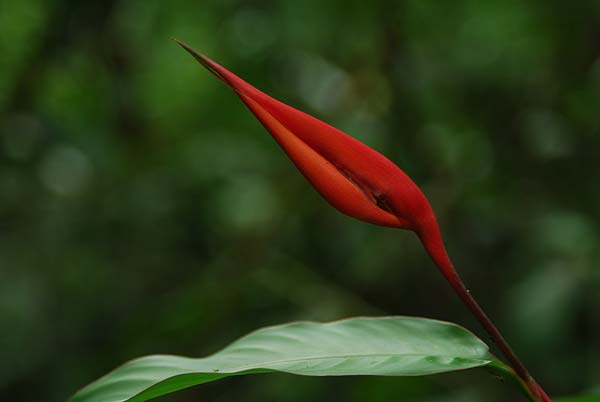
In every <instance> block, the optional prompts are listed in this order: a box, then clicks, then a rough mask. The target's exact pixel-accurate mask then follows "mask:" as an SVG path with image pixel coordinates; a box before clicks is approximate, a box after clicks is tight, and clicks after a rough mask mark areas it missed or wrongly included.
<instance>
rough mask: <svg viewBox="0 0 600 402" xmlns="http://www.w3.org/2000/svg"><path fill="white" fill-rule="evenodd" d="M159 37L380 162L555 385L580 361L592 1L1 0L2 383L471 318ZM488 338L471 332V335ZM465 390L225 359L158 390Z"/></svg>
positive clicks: (598, 52)
mask: <svg viewBox="0 0 600 402" xmlns="http://www.w3.org/2000/svg"><path fill="white" fill-rule="evenodd" d="M171 37H176V38H179V39H182V40H184V41H186V42H188V43H189V44H191V45H192V46H194V47H195V48H197V49H199V50H201V51H203V52H204V53H206V54H207V55H209V56H211V57H213V58H214V59H215V60H217V61H219V62H220V63H222V64H223V65H225V66H226V67H228V68H230V69H231V70H232V71H234V72H236V73H238V74H239V75H241V76H242V77H244V78H246V79H247V80H248V81H249V82H251V83H253V84H254V85H256V86H257V87H259V88H261V89H263V90H265V91H266V92H267V93H270V94H271V95H273V96H275V97H276V98H278V99H280V100H282V101H284V102H286V103H289V104H291V105H293V106H296V107H298V108H300V109H302V110H305V111H307V112H309V113H311V114H313V115H315V116H317V117H319V118H321V119H323V120H325V121H327V122H329V123H332V124H333V125H335V126H337V127H339V128H341V129H342V130H344V131H346V132H348V133H350V134H351V135H353V136H355V137H357V138H359V139H360V140H362V141H364V142H365V143H367V144H369V145H370V146H372V147H374V148H376V149H378V150H380V151H381V152H383V153H384V154H385V155H387V156H388V157H389V158H390V159H392V160H393V161H395V162H397V163H398V165H399V166H400V167H402V168H403V169H404V170H405V171H406V172H407V173H408V174H409V175H411V177H412V178H413V179H414V180H415V181H416V182H417V183H418V184H419V185H421V186H422V188H423V190H424V191H425V193H426V194H427V195H428V196H429V198H430V200H431V203H432V204H433V206H434V208H435V210H436V212H437V214H438V217H439V220H440V224H441V226H442V231H443V232H444V235H445V240H446V243H447V245H448V249H449V253H450V254H451V256H452V257H453V259H454V262H455V264H456V265H457V267H458V269H459V271H460V272H461V273H462V275H463V276H464V279H465V281H466V282H467V284H468V285H469V286H470V287H471V289H472V291H473V293H474V294H475V296H476V297H478V299H479V300H480V302H481V304H482V305H483V306H484V307H485V308H486V309H487V310H488V311H489V313H490V315H491V316H492V317H494V318H495V320H496V321H497V323H498V325H499V326H500V327H501V328H502V329H503V331H504V332H505V335H506V336H507V338H508V339H509V340H510V341H511V343H512V344H513V346H514V348H515V349H516V350H517V351H518V352H519V354H520V355H521V357H522V359H523V360H524V361H525V362H526V364H527V365H528V366H529V368H530V370H531V371H532V372H533V373H534V374H535V376H536V377H537V378H538V380H539V381H540V382H541V383H542V384H544V385H545V387H546V388H547V390H548V391H549V392H550V393H551V394H554V395H562V394H575V393H583V392H591V391H593V390H594V389H595V390H598V386H599V385H600V359H598V357H600V341H599V339H600V314H599V313H598V309H599V307H600V291H599V289H600V269H599V264H598V259H599V258H600V239H599V236H600V163H599V159H600V158H599V157H600V40H599V38H600V2H598V1H595V0H589V1H573V2H565V1H557V0H537V1H511V0H509V1H505V0H492V1H480V0H479V1H478V0H459V1H455V2H447V3H445V2H436V1H423V0H410V1H384V0H372V1H369V2H366V1H363V0H360V1H358V0H350V1H349V0H334V1H322V0H308V1H241V0H221V1H191V0H187V1H186V0H176V1H171V2H162V1H157V0H133V1H124V0H121V1H119V0H105V1H75V0H18V1H17V0H2V1H0V130H1V131H0V163H1V167H0V329H1V331H0V390H1V391H0V395H1V396H0V399H2V400H6V401H11V402H19V401H42V400H43V401H49V402H55V401H56V402H58V401H64V400H65V399H66V398H67V397H68V396H70V395H71V394H72V393H73V392H74V391H75V390H76V389H78V388H80V387H81V386H83V385H85V384H87V383H88V382H90V381H92V380H93V379H96V378H97V377H99V376H100V375H102V374H104V373H106V372H107V371H108V370H110V369H112V368H114V367H116V366H117V365H119V364H121V363H123V362H124V361H126V360H128V359H131V358H134V357H138V356H141V355H145V354H153V353H173V354H185V355H189V356H203V355H206V354H209V353H212V352H214V351H216V350H217V349H219V348H220V347H222V346H224V345H225V344H227V343H229V342H230V341H232V340H234V339H235V338H237V337H239V336H241V335H243V334H245V333H247V332H248V331H250V330H253V329H255V328H257V327H260V326H264V325H268V324H275V323H282V322H286V321H291V320H298V319H312V320H332V319H337V318H341V317H348V316H353V315H381V314H403V315H422V316H427V317H433V318H438V319H444V320H450V321H455V322H458V323H461V324H463V325H465V326H467V327H469V328H471V329H473V330H475V331H476V333H478V334H480V335H481V336H482V337H484V335H483V334H482V331H480V330H479V327H478V325H477V323H475V322H474V320H473V319H472V318H471V317H470V316H469V314H468V313H467V311H466V309H465V308H464V307H463V306H462V305H461V304H460V303H459V302H458V299H457V298H456V296H454V295H453V294H452V292H451V291H450V290H449V287H448V286H447V284H446V283H445V282H444V281H443V279H442V277H441V276H440V275H439V274H438V272H436V269H435V268H434V266H433V264H432V263H431V262H430V261H429V259H428V257H427V256H426V254H425V252H424V251H423V250H422V248H421V246H420V244H419V243H418V241H417V239H416V237H415V236H414V235H413V234H411V233H409V232H405V231H399V230H393V229H383V228H379V227H375V226H371V225H369V224H366V223H362V222H359V221H356V220H353V219H351V218H348V217H345V216H343V215H341V214H339V213H338V212H337V211H335V210H333V209H332V208H331V207H329V206H328V205H327V204H326V203H325V202H324V201H323V200H322V199H321V198H320V197H319V195H318V194H317V193H316V192H315V191H314V190H312V189H311V188H310V186H309V185H308V184H307V182H306V181H305V180H304V179H303V178H302V176H301V175H300V174H299V173H298V172H297V171H296V170H295V168H294V167H293V165H292V164H291V163H290V162H289V161H288V160H287V159H286V157H285V156H284V154H283V152H281V150H280V149H279V148H278V147H277V146H276V145H275V143H274V141H273V140H272V139H271V138H270V137H269V135H268V134H267V133H266V132H265V130H264V129H263V128H262V127H261V126H260V124H259V123H258V122H257V121H256V120H255V118H254V117H253V116H252V115H251V114H250V113H249V112H248V111H247V110H246V109H245V107H244V106H243V105H242V104H241V102H239V100H238V99H237V97H236V96H235V95H234V94H233V93H232V92H231V91H229V90H228V89H227V88H226V87H224V86H223V85H222V84H221V83H220V82H218V80H216V79H215V78H214V77H212V76H211V75H210V74H209V73H207V72H206V71H204V70H203V69H202V67H201V66H200V65H198V64H197V63H196V62H195V61H194V60H193V59H192V58H191V57H190V56H189V55H188V54H186V53H185V52H184V51H183V50H182V49H181V48H179V47H178V46H177V45H176V44H175V43H174V42H173V41H171V40H170V38H171ZM484 339H485V337H484ZM333 399H335V400H343V401H349V402H359V401H360V402H363V401H369V402H379V401H381V402H384V401H385V402H387V401H403V402H471V401H472V402H478V401H486V402H488V401H491V402H496V401H497V402H500V401H518V400H520V396H518V394H517V393H516V391H515V390H514V389H513V388H511V387H510V386H508V385H504V384H501V383H499V382H498V381H496V380H495V379H494V378H492V377H491V376H488V375H487V374H486V373H484V372H483V371H478V370H474V371H472V372H469V373H455V374H446V375H438V376H432V377H425V378H408V379H406V378H371V377H361V378H302V377H293V376H287V375H269V376H257V377H243V378H233V379H228V380H223V381H220V382H217V383H214V384H210V385H206V386H202V387H198V388H194V389H190V390H187V391H183V392H181V393H178V394H176V395H173V396H170V397H165V398H163V399H162V400H164V401H173V402H175V401H180V402H184V401H198V400H203V401H221V402H224V401H240V400H244V401H258V400H261V401H281V402H295V401H298V402H300V401H303V402H304V401H317V400H333Z"/></svg>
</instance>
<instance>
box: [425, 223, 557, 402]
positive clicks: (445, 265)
mask: <svg viewBox="0 0 600 402" xmlns="http://www.w3.org/2000/svg"><path fill="white" fill-rule="evenodd" d="M417 235H418V236H419V238H420V239H421V242H422V243H423V245H424V246H425V249H426V250H427V253H428V254H429V256H430V257H431V259H432V260H433V262H434V263H435V265H436V266H437V267H438V268H439V270H440V271H441V272H442V274H443V275H444V277H445V278H446V280H447V281H448V282H449V283H450V286H452V288H453V289H454V291H455V292H456V294H457V295H458V297H460V299H461V300H462V302H463V303H464V304H465V305H466V306H467V308H468V309H469V310H470V311H471V313H473V315H474V316H475V318H477V320H478V321H479V323H480V324H481V325H482V326H483V328H484V329H485V330H486V331H487V333H488V334H489V335H490V337H491V338H492V341H493V342H494V343H495V344H496V346H497V347H498V349H500V351H501V352H502V354H503V355H504V357H506V359H507V360H508V362H509V364H510V366H511V367H512V368H513V370H515V373H516V374H517V375H518V376H519V377H520V378H521V379H522V380H523V381H524V382H525V384H526V385H527V387H528V388H529V390H530V392H531V394H532V395H533V396H534V397H535V398H536V399H537V400H538V401H540V402H552V400H551V399H550V397H549V396H548V395H547V394H546V392H545V391H544V390H543V389H542V387H540V385H539V384H538V383H537V382H536V381H535V379H534V378H533V377H532V376H531V374H529V371H528V370H527V368H526V367H525V365H523V363H522V362H521V360H520V359H519V358H518V357H517V355H516V353H515V352H514V351H513V350H512V348H511V347H510V345H509V344H508V342H507V341H506V339H504V337H503V336H502V334H501V333H500V331H499V330H498V328H497V327H496V326H495V325H494V323H493V322H492V320H491V319H490V318H489V317H488V315H487V314H486V313H485V311H483V309H482V308H481V306H480V305H479V303H477V301H476V300H475V299H474V298H473V296H472V295H471V293H470V292H469V290H468V289H467V287H466V286H465V284H464V282H463V281H462V279H461V278H460V277H459V276H458V272H456V269H455V268H454V265H453V264H452V261H451V260H450V257H449V256H448V253H447V252H446V248H445V247H444V243H443V241H442V236H441V234H440V230H439V227H438V224H437V222H436V221H435V218H433V220H432V221H430V222H429V224H428V225H423V227H422V229H421V230H419V231H417Z"/></svg>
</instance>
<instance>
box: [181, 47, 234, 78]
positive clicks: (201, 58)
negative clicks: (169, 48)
mask: <svg viewBox="0 0 600 402" xmlns="http://www.w3.org/2000/svg"><path fill="white" fill-rule="evenodd" d="M172 39H173V40H174V41H175V42H176V43H177V44H178V45H179V46H181V47H182V48H184V49H185V51H186V52H188V53H189V54H191V55H192V56H193V57H194V59H196V60H197V61H198V63H200V64H202V66H204V68H206V69H207V70H208V71H210V72H211V73H213V74H214V75H215V76H216V77H217V78H218V79H220V80H221V81H223V82H225V83H226V84H227V85H228V86H230V84H229V83H228V82H227V80H226V79H225V78H224V77H223V75H222V74H221V73H220V72H219V71H218V67H219V65H218V64H216V63H215V62H214V61H212V60H211V59H209V58H208V57H206V56H205V55H203V54H202V53H200V52H198V51H197V50H195V49H194V48H192V47H191V46H190V45H188V44H187V43H185V42H182V41H180V40H179V39H176V38H172Z"/></svg>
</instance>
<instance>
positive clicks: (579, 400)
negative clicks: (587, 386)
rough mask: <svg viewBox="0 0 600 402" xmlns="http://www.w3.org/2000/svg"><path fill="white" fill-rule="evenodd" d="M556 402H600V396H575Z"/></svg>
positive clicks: (555, 401)
mask: <svg viewBox="0 0 600 402" xmlns="http://www.w3.org/2000/svg"><path fill="white" fill-rule="evenodd" d="M554 402H600V395H593V396H592V395H588V396H573V397H569V398H559V399H554Z"/></svg>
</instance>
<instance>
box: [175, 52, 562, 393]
mask: <svg viewBox="0 0 600 402" xmlns="http://www.w3.org/2000/svg"><path fill="white" fill-rule="evenodd" d="M177 43H178V44H179V45H181V46H182V47H183V48H184V49H185V50H187V51H188V52H189V53H190V54H191V55H192V56H194V58H195V59H196V60H197V61H198V62H200V64H202V65H203V66H204V67H206V68H207V69H208V70H209V71H210V72H212V73H213V74H214V75H215V76H217V77H218V78H219V79H220V80H221V81H223V82H224V83H225V84H226V85H227V86H229V87H230V88H231V89H233V90H234V91H235V92H236V93H237V95H238V96H239V97H240V99H241V100H242V101H243V102H244V103H245V104H246V106H247V107H248V108H249V109H250V111H251V112H252V113H253V114H254V115H255V116H256V117H257V118H258V120H259V121H260V122H261V123H262V125H263V126H264V127H265V128H266V129H267V131H269V133H270V134H271V135H272V136H273V138H274V139H275V140H276V141H277V143H278V144H279V145H280V146H281V148H282V149H283V150H284V151H285V153H286V154H287V155H288V157H289V158H290V159H291V160H292V162H293V163H294V164H295V165H296V167H297V168H298V170H300V172H301V173H302V174H303V175H304V177H306V179H307V180H308V181H309V182H310V183H311V184H312V185H313V187H314V188H315V189H316V190H317V191H318V192H319V193H320V194H321V195H322V196H323V198H325V200H327V201H328V202H329V203H330V204H331V205H332V206H333V207H335V208H336V209H338V210H339V211H340V212H342V213H344V214H346V215H349V216H352V217H354V218H357V219H360V220H363V221H366V222H370V223H373V224H376V225H381V226H389V227H397V228H402V229H408V230H412V231H414V232H415V233H416V234H417V235H418V236H419V239H420V240H421V242H422V243H423V246H424V247H425V249H426V251H427V253H428V254H429V256H430V257H431V259H432V260H433V262H434V263H435V265H436V266H437V267H438V268H439V270H440V271H441V272H442V274H443V275H444V277H445V278H446V279H447V280H448V282H449V283H450V285H451V286H452V288H453V289H454V290H455V292H456V293H457V294H458V296H459V297H460V299H461V300H462V301H463V303H464V304H465V305H466V306H467V307H468V308H469V310H470V311H471V312H472V313H473V314H474V316H475V317H476V318H477V319H478V320H479V322H480V323H481V324H482V326H483V327H484V328H485V330H486V331H487V332H488V333H489V334H490V336H491V337H492V339H493V340H494V342H495V343H496V345H497V346H498V348H499V349H500V350H501V351H502V352H503V354H504V355H505V356H506V358H507V360H508V361H509V363H510V365H511V366H512V367H513V369H514V370H515V372H516V373H517V375H518V376H519V377H520V378H521V379H522V380H523V381H524V382H525V384H526V385H527V387H528V388H529V391H530V393H531V394H532V396H533V397H534V398H535V399H536V400H538V401H543V402H551V399H550V398H549V397H548V396H547V395H546V393H545V392H544V391H543V389H542V388H541V387H540V386H539V385H538V384H537V383H536V382H535V380H534V379H533V378H532V377H531V375H530V374H529V372H528V371H527V369H526V368H525V366H524V365H523V364H522V363H521V361H520V360H519V358H518V357H517V356H516V354H515V353H514V352H513V351H512V349H511V347H510V346H509V345H508V343H507V342H506V340H505V339H504V338H503V337H502V335H501V333H500V332H499V331H498V329H497V328H496V326H495V325H494V324H493V323H492V321H491V320H490V319H489V318H488V316H487V315H486V314H485V312H484V311H483V310H482V309H481V307H480V306H479V304H478V303H477V302H476V301H475V299H474V298H473V297H472V296H471V294H470V292H469V291H468V290H467V288H466V287H465V285H464V283H463V282H462V280H461V279H460V277H459V275H458V273H457V272H456V270H455V269H454V266H453V264H452V262H451V260H450V258H449V256H448V254H447V252H446V249H445V246H444V243H443V240H442V236H441V233H440V229H439V226H438V222H437V219H436V217H435V215H434V213H433V210H432V208H431V206H430V204H429V201H428V200H427V198H426V197H425V195H424V194H423V192H422V191H421V190H420V189H419V187H418V186H417V185H416V184H415V183H414V182H413V181H412V180H411V179H410V177H408V176H407V175H406V174H405V173H404V172H403V171H402V170H401V169H400V168H399V167H398V166H396V165H395V164H394V163H393V162H391V161H390V160H389V159H387V158H386V157H385V156H383V155H382V154H380V153H379V152H377V151H375V150H373V149H372V148H370V147H368V146H366V145H365V144H363V143H361V142H360V141H358V140H356V139H354V138H352V137H350V136H349V135H347V134H345V133H343V132H341V131H340V130H338V129H337V128H335V127H332V126H330V125H328V124H327V123H324V122H322V121H320V120H318V119H316V118H314V117H312V116H310V115H308V114H306V113H304V112H302V111H300V110H297V109H294V108H292V107H291V106H288V105H286V104H284V103H282V102H280V101H278V100H276V99H273V98H272V97H270V96H268V95H267V94H265V93H264V92H262V91H260V90H258V89H256V88H255V87H253V86H252V85H250V84H248V83H247V82H245V81H244V80H242V79H241V78H239V77H238V76H236V75H235V74H233V73H231V72H230V71H228V70H227V69H225V68H224V67H222V66H220V65H219V64H217V63H215V62H214V61H212V60H211V59H209V58H208V57H206V56H204V55H202V54H200V53H198V52H197V51H195V50H194V49H192V48H191V47H189V46H188V45H186V44H185V43H183V42H180V41H177Z"/></svg>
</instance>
